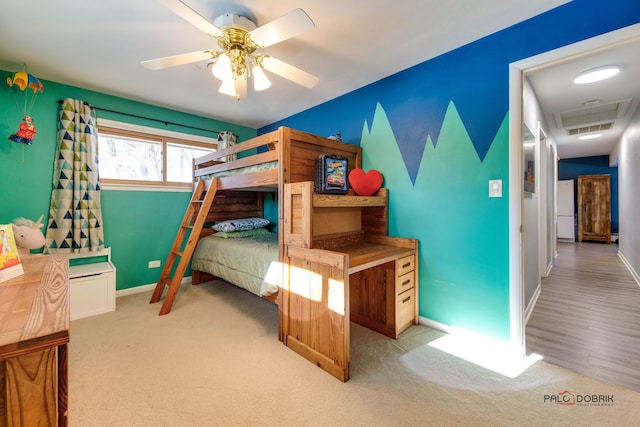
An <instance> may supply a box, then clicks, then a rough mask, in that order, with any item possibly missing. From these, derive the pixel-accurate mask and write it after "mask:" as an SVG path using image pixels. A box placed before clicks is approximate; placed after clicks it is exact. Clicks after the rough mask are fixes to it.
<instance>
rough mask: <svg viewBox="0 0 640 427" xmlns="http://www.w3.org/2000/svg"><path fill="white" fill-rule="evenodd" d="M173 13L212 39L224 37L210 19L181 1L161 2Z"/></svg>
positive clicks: (167, 0)
mask: <svg viewBox="0 0 640 427" xmlns="http://www.w3.org/2000/svg"><path fill="white" fill-rule="evenodd" d="M160 1H161V2H162V4H164V5H165V6H166V7H167V8H168V9H170V10H171V11H172V12H173V13H175V14H176V15H178V16H179V17H181V18H182V19H184V20H186V21H187V22H189V23H190V24H191V25H194V26H195V27H197V28H199V29H200V30H202V31H204V32H205V33H207V34H209V35H210V36H211V37H219V36H221V35H222V31H221V30H220V28H218V27H216V26H215V25H213V24H212V23H211V22H209V20H208V19H206V18H205V17H203V16H202V15H200V14H199V13H198V12H196V11H195V10H193V9H191V8H190V7H189V6H187V5H186V4H185V3H184V2H182V1H181V0H160Z"/></svg>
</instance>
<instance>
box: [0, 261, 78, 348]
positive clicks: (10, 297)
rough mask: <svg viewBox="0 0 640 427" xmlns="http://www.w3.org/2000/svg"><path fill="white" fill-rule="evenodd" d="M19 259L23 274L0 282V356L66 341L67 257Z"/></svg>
mask: <svg viewBox="0 0 640 427" xmlns="http://www.w3.org/2000/svg"><path fill="white" fill-rule="evenodd" d="M21 261H22V267H23V269H24V273H25V274H23V275H22V276H19V277H16V278H13V279H11V280H8V281H5V282H2V283H0V359H5V358H8V357H13V356H16V355H19V354H22V353H26V352H30V351H34V350H37V349H41V348H46V347H51V346H53V345H61V344H65V343H68V342H69V263H68V260H67V257H66V256H65V255H32V256H25V257H23V258H22V259H21Z"/></svg>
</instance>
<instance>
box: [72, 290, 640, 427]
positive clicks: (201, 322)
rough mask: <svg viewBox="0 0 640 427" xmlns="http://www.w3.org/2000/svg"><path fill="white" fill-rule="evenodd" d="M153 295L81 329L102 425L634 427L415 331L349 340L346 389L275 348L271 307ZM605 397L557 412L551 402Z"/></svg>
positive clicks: (551, 381) (624, 403)
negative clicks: (168, 302)
mask: <svg viewBox="0 0 640 427" xmlns="http://www.w3.org/2000/svg"><path fill="white" fill-rule="evenodd" d="M150 296H151V295H150V293H142V294H136V295H130V296H126V297H121V298H118V301H117V311H116V312H114V313H109V314H104V315H100V316H95V317H91V318H86V319H80V320H76V321H73V322H72V323H71V344H70V348H69V400H70V402H69V411H70V416H69V419H70V425H71V426H73V427H76V426H82V427H93V426H96V427H97V426H233V425H247V426H250V425H256V426H260V425H273V426H280V425H286V426H400V425H402V426H430V425H434V426H443V425H445V426H457V425H460V426H485V425H486V426H519V425H524V426H528V425H531V426H556V425H557V426H569V425H571V426H581V425H584V426H599V425H616V426H627V425H637V422H638V420H640V394H639V393H636V392H633V391H630V390H627V389H623V388H620V387H617V386H613V385H610V384H606V383H603V382H599V381H596V380H593V379H590V378H587V377H584V376H581V375H577V374H574V373H572V372H570V371H567V370H565V369H562V368H559V367H556V366H554V365H551V364H548V363H545V362H543V361H542V362H538V363H536V364H535V365H533V366H531V367H530V368H528V369H527V370H526V371H525V372H524V373H522V374H521V375H520V376H518V377H517V378H515V379H510V378H507V377H504V376H502V375H499V374H496V373H494V372H492V371H490V370H487V369H485V368H482V367H479V366H476V365H474V364H472V363H469V362H466V361H464V360H462V359H459V358H457V357H455V356H451V355H450V354H448V353H445V352H443V351H441V350H438V349H436V348H433V347H431V346H429V345H428V343H429V342H431V341H433V340H434V339H437V338H439V337H442V336H443V335H444V334H443V333H441V332H438V331H435V330H432V329H429V328H426V327H424V326H413V327H411V328H410V329H409V330H408V331H406V332H405V333H404V334H402V336H401V337H400V339H398V340H395V341H394V340H391V339H388V338H386V337H383V336H381V335H379V334H377V333H375V332H372V331H369V330H368V329H366V328H362V327H360V326H358V325H353V326H352V330H351V335H352V336H351V342H352V345H351V352H352V357H351V379H350V380H349V381H348V382H346V383H342V382H340V381H338V380H336V379H335V378H333V377H332V376H330V375H329V374H327V373H325V372H324V371H322V370H321V369H319V368H317V367H316V366H314V365H313V364H311V363H310V362H308V361H307V360H305V359H303V358H302V357H300V356H298V355H297V354H296V353H294V352H293V351H291V350H289V349H288V348H286V347H285V346H284V345H282V343H280V342H279V341H278V339H277V310H276V306H275V305H273V304H272V303H270V302H268V301H265V300H262V299H260V298H258V297H256V296H254V295H251V294H249V293H247V292H246V291H243V290H241V289H238V288H236V287H234V286H232V285H228V284H226V283H224V282H221V281H219V282H210V283H206V284H203V285H200V286H197V287H196V286H190V285H185V286H183V289H181V290H180V292H179V294H178V298H177V299H176V302H175V304H174V306H173V309H172V311H171V313H170V314H168V315H166V316H162V317H160V316H158V311H159V310H160V305H159V304H153V305H151V304H149V303H148V301H149V298H150ZM565 390H567V391H569V392H571V393H574V394H576V395H578V396H583V400H584V396H591V395H609V396H613V403H612V404H611V405H607V406H593V405H588V406H587V405H581V406H578V405H574V406H560V405H557V404H554V403H549V402H545V401H544V399H545V395H557V394H558V393H561V392H563V391H565Z"/></svg>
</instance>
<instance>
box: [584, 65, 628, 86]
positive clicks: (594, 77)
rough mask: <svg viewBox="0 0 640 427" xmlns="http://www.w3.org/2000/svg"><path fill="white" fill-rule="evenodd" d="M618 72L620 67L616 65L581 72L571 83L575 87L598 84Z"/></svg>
mask: <svg viewBox="0 0 640 427" xmlns="http://www.w3.org/2000/svg"><path fill="white" fill-rule="evenodd" d="M619 72H620V67H618V66H617V65H607V66H604V67H598V68H593V69H591V70H587V71H583V72H582V73H580V74H578V75H577V76H576V78H575V79H573V83H575V84H577V85H582V84H587V83H594V82H599V81H601V80H605V79H608V78H610V77H613V76H615V75H616V74H618V73H619Z"/></svg>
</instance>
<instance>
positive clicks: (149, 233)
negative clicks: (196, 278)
mask: <svg viewBox="0 0 640 427" xmlns="http://www.w3.org/2000/svg"><path fill="white" fill-rule="evenodd" d="M16 71H17V70H16ZM9 74H11V73H10V72H9V71H0V111H1V112H2V114H1V115H0V164H1V165H2V167H0V182H2V183H3V184H2V190H0V191H1V197H0V199H1V200H2V201H1V202H0V223H3V224H4V223H9V222H11V221H13V220H14V219H15V218H17V217H26V218H30V219H34V220H35V219H37V218H38V217H39V216H40V215H42V214H44V215H45V218H47V215H48V211H49V202H50V199H51V185H52V180H53V158H54V155H55V150H56V133H57V123H58V110H59V104H58V102H57V101H58V100H61V99H63V98H67V97H70V98H75V99H81V100H83V101H87V102H89V103H91V104H93V105H94V106H96V107H101V108H104V109H109V110H114V111H119V112H123V113H130V114H135V115H138V116H143V117H150V118H152V119H157V120H161V121H167V122H173V123H178V124H181V125H186V126H192V127H196V128H202V129H212V130H215V131H219V130H229V131H233V132H235V133H236V134H237V135H238V141H244V140H246V139H249V138H253V137H254V136H256V130H255V129H252V128H247V127H243V126H238V125H234V124H231V123H226V122H222V121H218V120H213V119H210V118H206V117H200V116H195V115H191V114H187V113H184V112H179V111H174V110H169V109H166V108H161V107H157V106H153V105H149V104H144V103H141V102H136V101H132V100H128V99H125V98H120V97H116V96H112V95H108V94H104V93H99V92H95V91H90V90H86V89H82V88H78V87H73V86H67V85H63V84H59V83H55V82H50V81H43V84H44V92H42V93H41V94H39V95H38V97H37V98H36V100H35V103H34V106H33V108H32V110H31V116H32V117H33V119H34V124H35V126H36V128H37V130H38V132H37V134H36V136H35V138H34V142H33V145H31V146H25V145H22V144H16V143H15V142H11V141H8V140H7V138H8V136H9V135H10V134H12V133H15V132H16V131H17V130H18V125H19V124H20V121H21V120H22V111H23V110H22V105H23V102H24V93H20V92H17V91H16V90H15V87H14V88H10V87H9V86H8V85H6V84H4V82H5V80H6V77H7V76H8V75H9ZM212 102H215V100H212ZM97 114H98V126H99V124H100V119H101V118H104V119H110V120H117V121H121V122H127V123H132V124H136V125H142V126H148V127H153V128H160V129H166V130H171V131H175V132H183V133H190V134H195V135H201V136H208V137H216V136H217V134H216V133H215V132H207V131H202V130H194V129H190V128H187V127H183V126H175V125H165V124H164V123H163V122H157V121H154V120H146V119H141V118H136V117H131V116H127V115H123V114H116V113H108V112H104V111H101V110H98V112H97ZM190 198H191V193H185V192H172V191H122V190H103V191H102V215H103V222H104V233H105V243H106V246H109V247H111V250H112V253H111V254H112V255H111V258H112V260H113V263H114V264H115V265H116V268H117V278H116V286H117V289H119V290H120V289H127V288H132V287H136V286H141V285H147V284H151V283H155V282H156V281H157V280H158V276H159V275H160V270H161V268H155V269H149V268H148V261H150V260H157V259H159V260H161V261H162V265H164V262H165V259H166V257H167V254H168V253H169V249H170V247H171V245H172V243H173V240H174V238H175V235H176V232H177V230H178V226H179V224H180V222H181V221H182V218H183V216H184V212H185V209H186V207H187V204H188V201H189V199H190ZM276 217H277V214H276ZM45 221H46V220H45ZM188 274H190V273H188Z"/></svg>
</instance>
